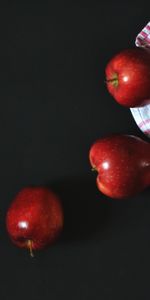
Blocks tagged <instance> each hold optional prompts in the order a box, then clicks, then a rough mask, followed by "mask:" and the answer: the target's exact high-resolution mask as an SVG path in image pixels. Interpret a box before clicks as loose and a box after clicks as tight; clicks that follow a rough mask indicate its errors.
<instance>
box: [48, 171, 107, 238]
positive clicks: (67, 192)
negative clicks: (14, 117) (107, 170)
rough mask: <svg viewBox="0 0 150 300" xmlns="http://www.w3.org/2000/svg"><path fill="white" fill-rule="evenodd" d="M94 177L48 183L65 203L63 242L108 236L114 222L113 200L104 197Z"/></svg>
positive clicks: (63, 203)
mask: <svg viewBox="0 0 150 300" xmlns="http://www.w3.org/2000/svg"><path fill="white" fill-rule="evenodd" d="M92 177H93V178H90V177H89V178H88V177H77V178H75V177H74V178H66V179H62V180H60V181H58V182H55V183H51V184H46V186H47V187H50V188H52V189H53V191H54V192H56V193H57V194H58V195H59V197H60V198H61V200H62V205H63V209H64V220H65V222H64V230H63V233H62V236H61V238H60V239H59V242H61V243H62V242H70V241H71V240H73V241H74V240H79V241H80V240H83V239H88V238H89V237H90V236H91V235H94V234H96V233H97V232H98V233H99V234H100V233H101V234H104V231H105V229H106V228H107V226H108V224H109V223H110V222H109V221H110V216H111V207H112V204H111V201H110V202H109V201H108V200H107V201H106V197H105V196H104V195H102V194H100V192H99V191H98V189H97V187H96V182H95V178H94V176H92Z"/></svg>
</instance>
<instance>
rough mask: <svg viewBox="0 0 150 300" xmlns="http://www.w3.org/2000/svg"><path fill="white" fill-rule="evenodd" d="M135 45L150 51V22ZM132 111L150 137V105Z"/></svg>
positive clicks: (141, 127) (140, 126)
mask: <svg viewBox="0 0 150 300" xmlns="http://www.w3.org/2000/svg"><path fill="white" fill-rule="evenodd" d="M135 45H136V46H137V47H143V48H147V49H150V22H149V23H148V24H147V25H146V26H145V27H144V28H143V30H142V31H141V32H140V33H139V34H138V36H137V37H136V40H135ZM130 110H131V113H132V115H133V117H134V119H135V122H136V123H137V125H138V127H139V128H140V129H141V130H142V131H143V132H144V134H146V135H148V136H149V137H150V104H147V105H145V106H141V107H134V108H130Z"/></svg>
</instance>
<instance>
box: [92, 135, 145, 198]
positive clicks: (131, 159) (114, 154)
mask: <svg viewBox="0 0 150 300" xmlns="http://www.w3.org/2000/svg"><path fill="white" fill-rule="evenodd" d="M89 157H90V162H91V165H92V167H93V168H95V169H96V170H97V171H98V177H97V186H98V188H99V190H100V191H101V192H102V193H104V194H105V195H107V196H109V197H111V198H118V199H122V198H126V197H130V196H133V195H135V194H137V193H138V192H140V191H142V190H143V189H144V188H146V187H148V186H150V144H149V143H148V142H146V141H144V140H142V139H140V138H138V137H136V136H132V135H112V136H109V137H106V138H102V139H99V140H98V141H96V142H95V144H94V145H93V146H92V147H91V149H90V153H89Z"/></svg>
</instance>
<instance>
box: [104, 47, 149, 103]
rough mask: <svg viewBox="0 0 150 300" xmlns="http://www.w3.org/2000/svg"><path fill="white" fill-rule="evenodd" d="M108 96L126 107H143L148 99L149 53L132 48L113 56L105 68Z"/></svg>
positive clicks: (141, 49)
mask: <svg viewBox="0 0 150 300" xmlns="http://www.w3.org/2000/svg"><path fill="white" fill-rule="evenodd" d="M105 73H106V83H107V88H108V91H109V92H110V94H111V95H112V96H113V97H114V98H115V99H116V101H117V102H118V103H120V104H121V105H124V106H127V107H136V106H141V105H143V104H144V103H145V102H146V101H149V99H150V51H148V50H146V49H143V48H133V49H128V50H124V51H122V52H120V53H119V54H117V55H115V56H114V57H113V58H112V59H111V60H110V61H109V62H108V64H107V66H106V70H105Z"/></svg>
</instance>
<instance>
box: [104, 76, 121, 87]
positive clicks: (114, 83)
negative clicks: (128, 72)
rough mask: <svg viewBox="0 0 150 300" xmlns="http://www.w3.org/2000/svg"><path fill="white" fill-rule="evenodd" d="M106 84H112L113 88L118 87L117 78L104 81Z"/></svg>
mask: <svg viewBox="0 0 150 300" xmlns="http://www.w3.org/2000/svg"><path fill="white" fill-rule="evenodd" d="M105 82H106V83H109V82H110V83H112V84H113V85H114V86H115V87H117V86H118V77H114V78H111V79H106V81H105Z"/></svg>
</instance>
